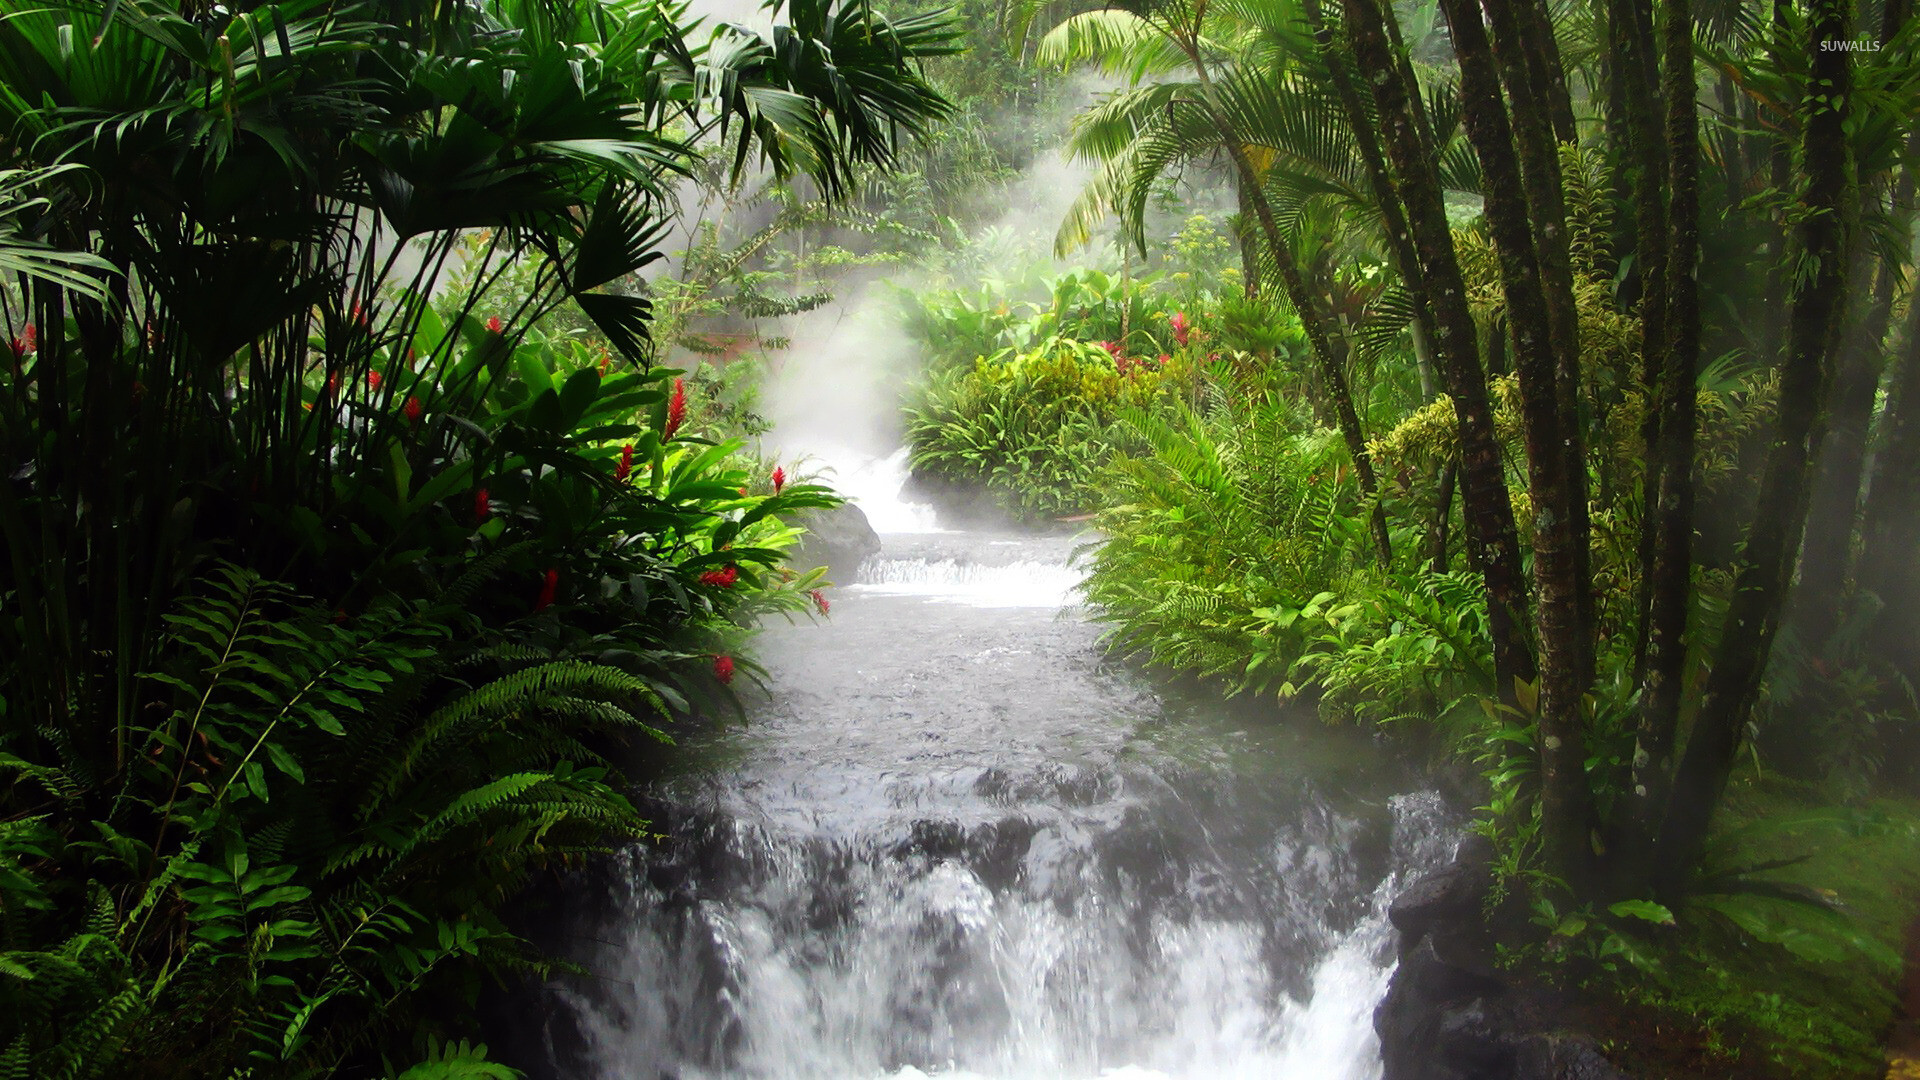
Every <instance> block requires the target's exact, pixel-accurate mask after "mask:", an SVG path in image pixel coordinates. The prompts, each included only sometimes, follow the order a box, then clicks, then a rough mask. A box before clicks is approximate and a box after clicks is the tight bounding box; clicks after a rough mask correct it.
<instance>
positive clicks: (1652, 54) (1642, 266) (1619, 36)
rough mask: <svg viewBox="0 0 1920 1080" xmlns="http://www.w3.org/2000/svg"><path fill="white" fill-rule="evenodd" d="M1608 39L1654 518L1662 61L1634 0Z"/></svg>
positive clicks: (1650, 534)
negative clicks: (1619, 100) (1615, 75)
mask: <svg viewBox="0 0 1920 1080" xmlns="http://www.w3.org/2000/svg"><path fill="white" fill-rule="evenodd" d="M1608 45H1609V50H1610V52H1611V54H1612V56H1613V65H1614V69H1615V70H1616V71H1618V72H1620V74H1621V78H1622V81H1623V82H1624V83H1626V84H1627V86H1626V89H1625V90H1624V91H1623V94H1622V96H1623V98H1624V103H1625V107H1626V116H1625V118H1624V119H1625V122H1624V124H1623V125H1622V127H1623V128H1624V130H1625V132H1626V136H1627V141H1628V146H1629V162H1630V164H1631V167H1630V168H1629V170H1628V172H1627V174H1626V179H1627V184H1628V186H1629V187H1630V188H1631V189H1632V192H1633V231H1634V247H1633V251H1634V254H1635V257H1636V258H1637V259H1638V265H1639V281H1640V302H1639V315H1640V395H1641V401H1642V403H1643V407H1644V409H1645V415H1644V416H1643V417H1642V419H1641V424H1640V439H1641V445H1642V447H1643V448H1644V452H1643V455H1642V465H1641V475H1640V496H1641V498H1640V505H1641V507H1642V508H1643V514H1644V515H1646V516H1648V517H1650V516H1651V515H1652V509H1653V507H1654V506H1655V505H1656V504H1657V503H1658V502H1659V499H1660V494H1659V492H1660V457H1659V455H1658V454H1657V453H1656V452H1655V448H1656V447H1658V446H1659V445H1660V408H1659V404H1658V402H1659V392H1660V375H1661V372H1662V371H1664V370H1665V368H1666V352H1667V270H1666V267H1667V242H1668V239H1669V234H1668V232H1667V205H1666V200H1665V199H1664V198H1663V197H1662V191H1661V188H1662V182H1663V181H1664V180H1666V178H1667V159H1666V144H1665V142H1664V141H1663V140H1662V139H1661V127H1660V120H1659V117H1658V114H1657V112H1656V110H1655V109H1654V102H1655V101H1656V100H1657V97H1656V94H1655V92H1656V90H1657V76H1658V72H1659V64H1658V62H1657V60H1656V50H1655V48H1654V40H1653V20H1652V19H1651V18H1650V17H1648V16H1647V15H1646V13H1645V12H1643V11H1641V10H1640V5H1638V4H1636V3H1634V2H1633V0H1611V6H1610V8H1609V18H1608ZM1653 538H1654V531H1653V530H1652V529H1647V528H1642V529H1641V531H1640V542H1639V549H1638V555H1639V574H1638V579H1637V585H1636V597H1635V599H1636V601H1637V607H1638V611H1639V619H1638V620H1636V624H1635V625H1636V626H1637V627H1638V631H1637V633H1638V638H1637V640H1636V641H1635V645H1634V666H1633V667H1634V675H1635V677H1636V678H1637V677H1639V676H1640V675H1642V674H1644V673H1645V671H1646V652H1647V647H1648V641H1647V632H1648V628H1649V627H1650V626H1651V625H1652V622H1651V616H1652V612H1651V609H1652V603H1653V594H1652V588H1653V580H1654V576H1655V571H1654V544H1653Z"/></svg>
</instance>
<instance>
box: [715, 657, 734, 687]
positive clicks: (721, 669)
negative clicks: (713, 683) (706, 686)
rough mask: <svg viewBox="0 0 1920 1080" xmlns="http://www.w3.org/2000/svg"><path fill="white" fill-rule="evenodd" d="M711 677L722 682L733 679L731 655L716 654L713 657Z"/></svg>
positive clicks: (728, 681)
mask: <svg viewBox="0 0 1920 1080" xmlns="http://www.w3.org/2000/svg"><path fill="white" fill-rule="evenodd" d="M713 677H714V678H716V679H719V680H720V681H721V682H723V683H730V682H732V681H733V657H731V656H725V655H722V656H716V657H714V658H713Z"/></svg>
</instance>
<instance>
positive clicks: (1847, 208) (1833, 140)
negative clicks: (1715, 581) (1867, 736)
mask: <svg viewBox="0 0 1920 1080" xmlns="http://www.w3.org/2000/svg"><path fill="white" fill-rule="evenodd" d="M1851 6H1852V5H1851V3H1849V2H1848V0H1812V2H1811V3H1810V5H1809V13H1808V14H1809V18H1808V26H1809V31H1810V32H1809V35H1808V40H1807V43H1806V45H1807V53H1808V55H1809V56H1811V57H1812V66H1811V70H1810V72H1809V75H1810V80H1809V85H1810V86H1811V87H1814V88H1818V89H1817V92H1814V93H1809V94H1808V95H1807V100H1806V102H1805V107H1806V109H1805V122H1804V123H1803V125H1802V137H1801V139H1802V141H1801V160H1802V161H1803V162H1805V166H1804V168H1805V172H1806V183H1805V184H1804V185H1803V187H1802V189H1801V198H1800V202H1801V205H1802V207H1803V209H1804V211H1805V212H1804V213H1803V214H1801V215H1800V219H1801V220H1800V224H1799V226H1798V227H1797V233H1798V238H1799V239H1798V245H1797V246H1798V249H1799V252H1800V256H1799V257H1800V259H1801V260H1803V261H1805V263H1806V264H1807V265H1808V266H1809V267H1810V270H1809V272H1807V273H1806V274H1805V275H1804V278H1803V281H1802V283H1801V285H1800V287H1799V289H1798V290H1797V291H1796V294H1795V296H1794V298H1793V309H1792V312H1791V313H1790V315H1789V324H1788V337H1787V352H1786V355H1785V357H1784V358H1783V360H1782V363H1781V370H1780V407H1779V416H1778V418H1777V420H1776V425H1775V431H1774V441H1773V447H1772V449H1771V450H1770V451H1769V452H1768V454H1767V465H1766V469H1765V471H1764V473H1763V474H1762V475H1761V479H1760V494H1759V499H1758V501H1757V503H1756V505H1755V510H1754V521H1753V526H1752V528H1751V529H1750V530H1749V531H1748V534H1747V543H1746V549H1745V551H1744V553H1743V556H1742V559H1741V566H1740V570H1739V574H1738V576H1737V577H1736V579H1735V582H1734V592H1733V599H1732V601H1731V603H1730V604H1729V605H1728V608H1727V615H1726V623H1725V626H1724V628H1723V630H1722V632H1721V639H1720V647H1719V650H1718V652H1717V653H1716V654H1715V657H1714V665H1713V671H1712V674H1711V675H1710V676H1709V677H1708V679H1707V687H1706V692H1705V693H1704V694H1703V695H1702V697H1701V700H1700V708H1699V713H1698V715H1697V717H1696V718H1695V720H1694V725H1693V731H1692V734H1691V735H1690V737H1689V738H1688V740H1687V749H1686V753H1685V755H1684V756H1683V757H1682V758H1681V760H1680V767H1679V770H1678V771H1677V773H1676V774H1675V776H1674V783H1673V794H1672V797H1671V798H1670V799H1669V801H1668V806H1667V814H1666V819H1665V824H1664V825H1663V827H1662V829H1661V832H1660V837H1659V842H1658V847H1657V851H1656V855H1655V859H1656V863H1655V865H1656V867H1657V872H1658V874H1659V881H1658V882H1657V884H1658V886H1659V894H1660V895H1661V896H1664V897H1667V898H1672V897H1674V896H1676V895H1678V894H1679V893H1680V892H1681V890H1682V889H1683V888H1684V886H1685V884H1686V882H1685V875H1687V874H1689V873H1690V872H1691V871H1692V869H1693V867H1694V866H1695V864H1696V863H1697V862H1698V860H1699V856H1700V850H1701V847H1702V846H1703V845H1704V844H1705V842H1706V837H1707V829H1708V827H1709V825H1710V824H1711V823H1712V820H1713V812H1714V809H1715V808H1716V807H1717V806H1718V805H1719V803H1720V799H1721V796H1722V795H1723V794H1724V793H1725V791H1726V787H1727V780H1728V778H1729V777H1730V776H1731V775H1732V772H1733V763H1734V757H1735V754H1736V753H1737V752H1738V751H1739V748H1740V739H1741V736H1742V734H1743V732H1744V731H1745V729H1746V725H1747V722H1748V718H1749V717H1750V716H1751V715H1752V712H1753V703H1754V699H1755V697H1756V696H1757V695H1758V693H1759V689H1760V678H1761V675H1762V673H1763V672H1764V670H1765V667H1766V660H1767V655H1768V653H1769V652H1770V651H1771V649H1772V646H1773V638H1774V634H1775V631H1776V630H1777V628H1778V622H1779V615H1780V610H1781V606H1782V603H1783V602H1784V600H1785V599H1786V595H1787V592H1788V589H1789V587H1790V582H1791V579H1792V575H1793V566H1794V562H1795V559H1796V557H1797V556H1798V555H1799V548H1800V537H1801V533H1802V528H1803V526H1804V524H1805V521H1806V513H1807V494H1808V492H1807V488H1808V483H1809V481H1810V479H1811V478H1812V464H1813V453H1814V450H1815V449H1816V448H1817V447H1818V446H1819V445H1820V440H1821V438H1822V436H1824V435H1825V430H1824V427H1825V417H1824V412H1825V409H1826V404H1827V394H1828V391H1829V389H1830V388H1831V384H1832V382H1833V377H1832V373H1833V363H1832V360H1833V351H1834V345H1835V338H1836V337H1837V330H1838V327H1839V324H1840V321H1841V313H1842V311H1843V309H1844V302H1845V296H1846V288H1847V270H1848V267H1849V262H1850V260H1849V259H1848V258H1847V241H1848V234H1849V232H1850V231H1851V215H1852V213H1853V211H1854V205H1853V204H1854V196H1855V194H1856V192H1855V190H1854V183H1853V180H1854V177H1853V162H1852V160H1851V157H1850V155H1849V153H1848V146H1847V136H1846V130H1845V128H1846V120H1847V114H1848V108H1849V106H1850V104H1851V97H1852V90H1853V87H1852V79H1851V74H1852V73H1851V65H1850V57H1851V55H1852V54H1850V53H1848V52H1845V51H1842V50H1833V51H1827V50H1823V49H1821V48H1820V45H1819V43H1820V42H1822V41H1841V40H1845V39H1846V37H1847V22H1848V15H1849V14H1850V8H1851Z"/></svg>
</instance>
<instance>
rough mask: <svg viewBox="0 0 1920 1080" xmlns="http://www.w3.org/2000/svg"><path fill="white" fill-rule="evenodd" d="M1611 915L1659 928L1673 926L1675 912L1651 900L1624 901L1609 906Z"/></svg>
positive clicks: (1608, 909)
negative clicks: (1638, 920)
mask: <svg viewBox="0 0 1920 1080" xmlns="http://www.w3.org/2000/svg"><path fill="white" fill-rule="evenodd" d="M1607 911H1608V913H1609V914H1612V915H1615V916H1617V917H1619V918H1622V919H1641V920H1644V921H1646V922H1650V923H1654V924H1656V925H1659V926H1672V925H1673V912H1672V911H1670V910H1668V909H1667V907H1666V906H1665V905H1664V904H1656V903H1654V902H1653V901H1651V900H1622V901H1620V902H1618V903H1614V904H1609V905H1607Z"/></svg>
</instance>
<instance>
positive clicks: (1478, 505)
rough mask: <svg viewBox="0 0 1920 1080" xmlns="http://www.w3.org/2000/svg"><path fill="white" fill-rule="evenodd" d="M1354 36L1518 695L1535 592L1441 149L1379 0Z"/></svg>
mask: <svg viewBox="0 0 1920 1080" xmlns="http://www.w3.org/2000/svg"><path fill="white" fill-rule="evenodd" d="M1342 14H1343V17H1344V21H1345V24H1346V27H1347V38H1348V41H1349V42H1350V43H1351V45H1352V47H1353V56H1354V60H1355V63H1356V66H1357V68H1358V70H1359V71H1360V73H1361V75H1362V76H1363V77H1364V79H1365V81H1366V82H1367V84H1368V85H1369V86H1370V87H1371V88H1372V93H1373V99H1374V108H1375V112H1376V113H1377V114H1378V116H1379V122H1380V124H1381V125H1382V127H1383V129H1384V132H1385V135H1386V140H1385V148H1386V152H1387V155H1388V158H1389V160H1390V161H1391V163H1392V165H1393V168H1394V171H1395V172H1396V173H1397V175H1398V178H1399V184H1398V188H1397V190H1398V192H1399V195H1400V202H1401V205H1402V206H1404V207H1405V208H1406V211H1407V224H1408V230H1409V232H1410V233H1411V235H1412V237H1413V244H1414V250H1415V252H1416V253H1417V255H1418V260H1419V263H1420V267H1421V274H1422V278H1423V280H1424V281H1425V283H1426V288H1427V297H1428V301H1429V303H1430V304H1431V306H1432V309H1433V324H1434V340H1433V346H1434V356H1435V359H1436V360H1437V362H1438V365H1439V368H1440V377H1441V381H1442V383H1443V384H1444V385H1445V387H1446V391H1447V394H1448V395H1449V396H1450V397H1451V398H1452V399H1453V408H1454V416H1455V419H1456V422H1457V424H1458V431H1459V441H1460V498H1461V506H1462V507H1463V509H1464V512H1465V520H1466V528H1467V544H1468V551H1469V555H1470V557H1471V558H1472V560H1473V564H1474V566H1475V567H1476V568H1478V569H1479V571H1480V574H1481V577H1482V578H1483V579H1484V580H1485V582H1486V587H1487V621H1488V626H1489V630H1490V631H1491V634H1492V638H1493V662H1494V672H1495V677H1496V678H1497V679H1498V680H1499V682H1500V693H1501V696H1502V697H1503V698H1505V699H1507V700H1512V699H1513V694H1514V685H1513V684H1514V680H1516V679H1519V680H1528V681H1530V680H1532V679H1533V677H1534V675H1535V673H1536V669H1535V667H1534V663H1533V655H1532V651H1531V650H1530V649H1529V648H1528V646H1527V642H1526V625H1527V594H1526V587H1525V585H1524V583H1523V581H1522V577H1521V564H1520V545H1519V541H1518V539H1517V537H1516V535H1515V530H1514V523H1513V504H1512V502H1511V501H1510V500H1509V499H1508V497H1507V484H1506V470H1505V465H1504V463H1503V461H1502V455H1501V453H1500V444H1499V442H1498V441H1497V440H1496V439H1495V438H1494V432H1493V410H1492V407H1491V405H1490V404H1489V402H1488V398H1487V382H1486V375H1485V373H1484V372H1483V371H1482V370H1481V368H1480V351H1479V342H1478V331H1477V328H1476V327H1475V326H1474V321H1473V312H1472V311H1471V310H1470V309H1469V308H1468V306H1467V291H1466V283H1465V281H1464V280H1463V278H1462V277H1461V273H1460V264H1459V260H1458V258H1457V256H1456V253H1455V251H1454V246H1453V232H1452V229H1451V227H1450V226H1449V225H1448V222H1447V211H1446V204H1445V202H1444V200H1443V199H1442V197H1441V192H1440V181H1439V175H1438V167H1437V165H1436V163H1435V160H1434V148H1433V144H1432V139H1431V137H1430V136H1429V135H1428V134H1427V130H1426V119H1425V116H1424V114H1423V113H1422V112H1421V111H1420V108H1419V104H1418V98H1417V87H1416V86H1415V85H1414V84H1413V82H1412V81H1411V74H1410V69H1408V68H1407V66H1406V65H1405V63H1404V62H1403V61H1404V57H1398V58H1397V57H1396V56H1395V53H1394V47H1393V46H1392V45H1391V44H1390V43H1389V40H1388V34H1389V33H1390V32H1391V27H1390V25H1389V22H1390V20H1389V18H1388V17H1387V16H1385V15H1383V13H1382V12H1381V10H1380V8H1379V6H1378V4H1377V2H1376V0H1342Z"/></svg>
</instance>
